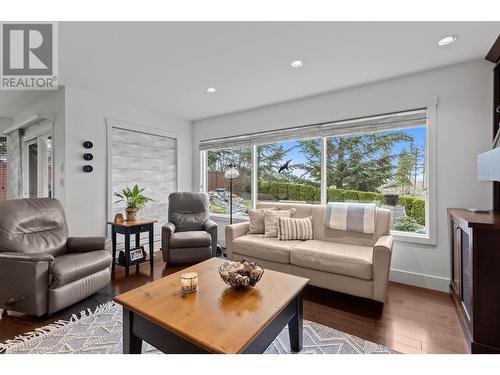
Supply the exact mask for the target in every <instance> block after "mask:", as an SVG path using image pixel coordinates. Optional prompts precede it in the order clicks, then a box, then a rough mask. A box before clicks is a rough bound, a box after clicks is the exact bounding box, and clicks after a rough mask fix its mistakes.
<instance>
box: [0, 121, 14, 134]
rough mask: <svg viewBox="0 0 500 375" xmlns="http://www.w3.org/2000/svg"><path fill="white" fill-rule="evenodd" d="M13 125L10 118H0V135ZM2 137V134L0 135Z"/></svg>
mask: <svg viewBox="0 0 500 375" xmlns="http://www.w3.org/2000/svg"><path fill="white" fill-rule="evenodd" d="M13 124H14V121H13V119H12V117H0V133H1V132H2V131H3V130H5V129H7V128H10V127H11V126H12V125H13ZM0 135H2V134H0Z"/></svg>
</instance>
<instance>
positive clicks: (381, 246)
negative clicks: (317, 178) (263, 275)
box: [225, 203, 393, 303]
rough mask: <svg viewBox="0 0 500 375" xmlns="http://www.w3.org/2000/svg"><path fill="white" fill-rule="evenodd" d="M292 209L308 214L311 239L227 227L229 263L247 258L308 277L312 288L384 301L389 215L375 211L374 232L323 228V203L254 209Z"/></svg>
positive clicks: (267, 205) (389, 250) (266, 205)
mask: <svg viewBox="0 0 500 375" xmlns="http://www.w3.org/2000/svg"><path fill="white" fill-rule="evenodd" d="M271 207H278V208H281V209H289V208H292V207H294V208H295V209H296V210H297V211H296V212H295V214H294V215H293V217H296V218H302V217H307V216H312V218H313V232H314V240H308V241H280V240H278V239H277V238H265V237H264V236H263V235H262V234H248V227H249V223H248V222H245V223H238V224H233V225H228V226H226V229H225V233H226V253H227V255H228V257H229V258H230V259H232V260H241V259H244V258H245V259H251V260H253V261H256V262H258V263H260V264H261V265H262V266H263V267H264V268H268V269H272V270H275V271H280V272H286V273H290V274H293V275H297V276H302V277H307V278H308V279H309V280H310V281H309V284H310V285H314V286H318V287H321V288H327V289H331V290H335V291H338V292H342V293H347V294H351V295H355V296H359V297H364V298H369V299H372V300H375V301H378V302H382V303H383V302H384V301H385V294H386V288H387V280H388V277H389V267H390V264H391V253H392V242H393V238H392V236H391V235H390V222H391V217H390V215H391V214H390V212H389V211H388V210H384V209H380V208H377V210H376V219H375V221H376V222H375V233H373V234H366V233H357V232H348V231H340V230H334V229H329V228H326V227H325V226H323V215H324V212H325V207H326V206H324V205H309V204H292V203H263V204H259V205H257V208H271Z"/></svg>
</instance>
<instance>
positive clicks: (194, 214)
mask: <svg viewBox="0 0 500 375" xmlns="http://www.w3.org/2000/svg"><path fill="white" fill-rule="evenodd" d="M209 215H210V212H209V203H208V194H207V193H190V192H182V193H172V194H170V196H169V197H168V220H169V222H168V223H166V224H165V225H164V226H163V228H162V234H161V244H162V245H161V247H162V249H161V250H162V254H163V260H164V261H165V262H167V264H174V263H192V262H201V261H202V260H205V259H208V258H211V257H214V256H215V255H216V252H217V224H216V223H215V222H214V221H212V220H210V219H209Z"/></svg>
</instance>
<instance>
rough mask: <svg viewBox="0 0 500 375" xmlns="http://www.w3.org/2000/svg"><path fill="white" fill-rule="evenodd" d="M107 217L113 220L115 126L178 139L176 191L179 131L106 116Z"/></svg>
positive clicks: (177, 176)
mask: <svg viewBox="0 0 500 375" xmlns="http://www.w3.org/2000/svg"><path fill="white" fill-rule="evenodd" d="M104 123H105V124H106V160H107V163H106V181H107V186H106V217H107V220H112V219H113V218H112V216H113V215H112V212H113V198H112V197H113V180H112V179H113V173H112V170H113V152H112V149H113V147H112V145H113V128H118V129H125V130H130V131H136V132H142V133H146V134H152V135H158V136H162V137H167V138H172V139H175V141H176V161H175V162H176V167H175V168H176V170H175V174H176V175H175V191H178V190H179V147H178V146H179V139H178V133H177V132H172V131H165V130H163V129H158V128H155V127H152V126H148V125H142V124H137V123H133V122H128V121H122V120H117V119H113V118H110V117H106V118H105V119H104Z"/></svg>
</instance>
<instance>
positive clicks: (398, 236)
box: [210, 213, 436, 245]
mask: <svg viewBox="0 0 500 375" xmlns="http://www.w3.org/2000/svg"><path fill="white" fill-rule="evenodd" d="M210 218H211V219H215V220H218V221H224V222H227V223H229V215H228V214H218V213H211V214H210ZM248 220H249V219H248V216H246V215H245V216H233V223H241V222H243V221H248ZM391 235H392V236H393V237H394V241H395V242H407V243H416V244H422V245H436V240H435V239H434V238H432V237H431V236H429V234H427V233H426V234H418V233H410V232H401V231H395V230H393V231H391Z"/></svg>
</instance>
